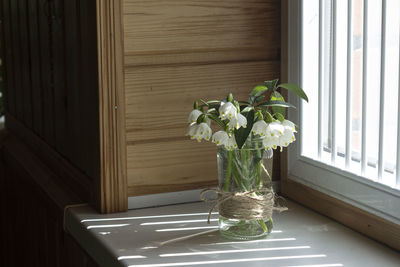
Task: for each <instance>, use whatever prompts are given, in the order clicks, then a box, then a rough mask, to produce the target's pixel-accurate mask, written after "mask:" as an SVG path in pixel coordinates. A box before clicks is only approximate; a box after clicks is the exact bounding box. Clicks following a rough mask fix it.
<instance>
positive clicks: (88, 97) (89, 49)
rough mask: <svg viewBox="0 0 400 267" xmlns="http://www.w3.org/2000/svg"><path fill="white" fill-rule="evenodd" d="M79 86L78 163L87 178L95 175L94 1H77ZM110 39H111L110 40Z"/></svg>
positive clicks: (95, 37)
mask: <svg viewBox="0 0 400 267" xmlns="http://www.w3.org/2000/svg"><path fill="white" fill-rule="evenodd" d="M78 3H79V13H80V14H79V15H80V22H81V24H80V34H81V36H80V44H79V46H80V58H81V60H80V64H81V75H80V78H81V79H80V86H81V88H82V89H81V90H80V92H79V106H80V109H81V113H80V116H82V123H81V125H80V128H81V135H80V139H81V142H82V145H84V147H85V149H84V150H81V151H82V153H83V157H82V164H83V166H84V170H85V172H86V173H87V174H88V175H89V176H90V177H98V176H99V172H100V171H99V169H100V166H99V124H98V117H99V108H98V107H99V103H98V101H99V100H98V99H99V91H98V80H97V79H98V75H97V73H98V70H97V51H96V49H95V48H96V46H97V35H96V31H95V29H96V6H95V2H94V1H79V2H78ZM110 38H111V37H110Z"/></svg>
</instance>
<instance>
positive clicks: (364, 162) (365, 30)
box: [361, 0, 368, 175]
mask: <svg viewBox="0 0 400 267" xmlns="http://www.w3.org/2000/svg"><path fill="white" fill-rule="evenodd" d="M367 40H368V0H364V11H363V59H362V115H361V118H362V124H361V175H365V170H366V168H367V151H366V148H367V87H368V83H367V77H368V75H367V74H368V62H367V60H368V57H367V52H368V43H367Z"/></svg>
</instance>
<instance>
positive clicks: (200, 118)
mask: <svg viewBox="0 0 400 267" xmlns="http://www.w3.org/2000/svg"><path fill="white" fill-rule="evenodd" d="M205 117H206V114H204V113H203V114H201V115H200V116H199V117H198V118H197V121H196V123H197V124H200V123H202V122H204V119H205Z"/></svg>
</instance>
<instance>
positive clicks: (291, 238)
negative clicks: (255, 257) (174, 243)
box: [200, 237, 296, 246]
mask: <svg viewBox="0 0 400 267" xmlns="http://www.w3.org/2000/svg"><path fill="white" fill-rule="evenodd" d="M295 240H296V238H294V237H289V238H271V239H259V240H246V241H229V242H218V243H208V244H200V246H210V245H234V244H249V243H262V242H281V241H295Z"/></svg>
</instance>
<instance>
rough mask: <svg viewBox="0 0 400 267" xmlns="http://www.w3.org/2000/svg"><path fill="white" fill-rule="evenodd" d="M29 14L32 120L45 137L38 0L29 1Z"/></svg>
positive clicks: (36, 130)
mask: <svg viewBox="0 0 400 267" xmlns="http://www.w3.org/2000/svg"><path fill="white" fill-rule="evenodd" d="M28 14H29V46H30V48H29V49H30V59H31V61H30V62H31V64H30V72H31V88H32V98H31V99H32V119H33V130H34V132H35V133H36V134H37V135H39V136H40V137H43V127H42V124H43V122H42V118H43V114H42V109H43V108H42V100H41V98H42V87H41V77H40V68H39V66H40V58H41V57H40V46H39V36H40V33H39V24H38V19H39V18H38V0H29V1H28Z"/></svg>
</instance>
